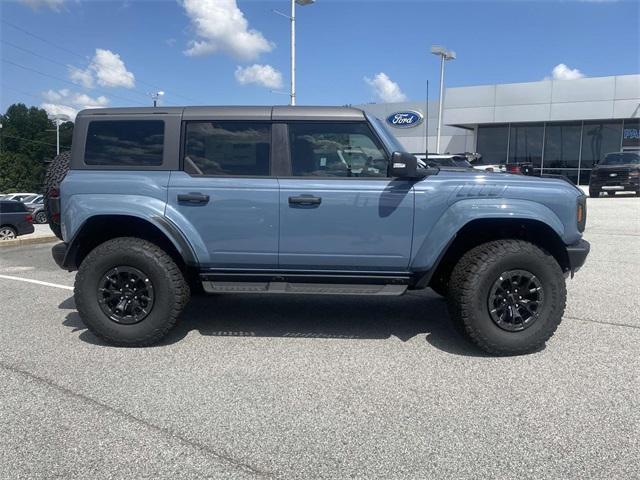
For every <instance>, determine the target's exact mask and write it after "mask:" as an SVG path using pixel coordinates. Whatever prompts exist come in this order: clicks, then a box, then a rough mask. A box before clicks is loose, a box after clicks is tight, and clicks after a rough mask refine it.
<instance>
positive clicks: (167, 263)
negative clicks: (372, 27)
mask: <svg viewBox="0 0 640 480" xmlns="http://www.w3.org/2000/svg"><path fill="white" fill-rule="evenodd" d="M46 209H47V214H48V216H49V218H50V221H51V228H52V229H53V230H54V232H55V233H56V234H57V235H59V237H60V238H61V240H62V243H59V244H57V245H56V246H54V247H53V251H52V253H53V257H54V259H55V261H56V262H57V263H58V265H60V267H62V268H64V269H67V270H69V271H73V270H77V271H78V273H77V275H76V280H75V302H76V306H77V309H78V312H79V313H80V316H81V318H82V320H83V321H84V323H85V324H86V325H87V327H88V328H89V329H90V330H91V331H92V332H93V333H95V334H96V335H98V336H99V337H101V338H102V339H104V340H106V341H107V342H109V343H111V344H114V345H122V346H146V345H151V344H154V343H156V342H158V341H160V340H161V339H162V338H163V337H164V336H165V335H166V334H167V332H169V330H170V329H171V328H172V327H173V326H174V325H175V324H176V322H177V320H178V317H179V315H180V313H181V311H182V310H183V308H184V306H185V305H186V303H187V301H188V299H189V295H190V292H192V291H203V292H205V293H214V294H330V295H340V294H342V295H401V294H403V293H404V292H405V291H407V290H413V289H424V288H427V287H430V288H432V289H433V290H434V291H435V292H437V293H438V294H441V295H444V296H446V298H447V303H448V309H449V312H450V316H451V319H452V321H453V323H454V325H455V326H456V327H457V329H458V331H459V332H460V333H461V334H462V335H463V336H465V337H466V338H467V339H469V340H470V341H471V342H473V343H475V344H476V345H477V346H479V347H480V348H482V349H484V350H485V351H487V352H490V353H492V354H500V355H513V354H522V353H527V352H531V351H534V350H536V349H539V348H541V347H542V345H543V344H544V343H545V342H546V340H547V339H549V338H550V337H551V336H552V335H553V333H554V331H555V330H556V328H557V326H558V324H559V323H560V321H561V319H562V315H563V312H564V308H565V302H566V288H565V278H566V277H568V276H569V275H573V273H574V272H575V271H577V270H578V269H579V268H580V267H581V266H582V265H583V263H584V261H585V259H586V257H587V254H588V252H589V244H588V243H587V242H586V241H584V240H583V239H582V232H583V231H584V228H585V222H586V213H587V212H586V198H585V195H583V194H582V192H581V191H580V190H578V189H577V188H576V187H574V186H573V185H571V184H570V183H568V182H565V181H563V180H558V179H540V178H533V177H526V176H516V175H509V174H503V173H488V172H481V171H463V172H456V171H444V170H443V171H439V170H438V168H433V167H430V168H420V166H419V165H418V162H417V159H416V157H415V156H413V155H410V154H408V153H406V151H405V150H404V148H403V147H402V146H401V145H400V144H399V143H398V141H397V140H396V139H395V138H394V137H393V135H391V134H390V133H389V132H388V131H387V130H386V128H385V127H384V125H383V123H382V122H381V121H380V120H379V119H377V118H375V117H371V116H369V115H368V114H366V113H364V112H363V111H361V110H358V109H355V108H347V107H286V106H277V107H185V108H182V107H171V108H164V107H162V108H113V109H96V110H86V111H82V112H80V114H79V115H78V117H77V119H76V124H75V129H74V133H73V146H72V150H71V152H70V153H67V154H62V155H60V156H59V157H57V158H56V159H55V160H54V162H53V163H52V165H51V167H50V169H49V172H48V174H47V180H46ZM213 301H215V300H213ZM285 301H286V300H285ZM425 316H428V313H425Z"/></svg>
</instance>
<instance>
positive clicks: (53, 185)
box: [44, 152, 71, 240]
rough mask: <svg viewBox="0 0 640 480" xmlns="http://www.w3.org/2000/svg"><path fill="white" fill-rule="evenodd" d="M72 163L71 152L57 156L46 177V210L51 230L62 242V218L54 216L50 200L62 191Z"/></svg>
mask: <svg viewBox="0 0 640 480" xmlns="http://www.w3.org/2000/svg"><path fill="white" fill-rule="evenodd" d="M70 161H71V152H64V153H61V154H60V155H58V156H56V157H55V158H54V159H53V160H52V161H51V164H50V165H49V168H48V169H47V175H46V176H45V177H44V210H45V212H47V218H48V219H49V228H51V231H52V232H53V233H54V234H55V236H56V237H58V238H59V239H60V240H62V229H61V228H60V217H59V216H56V215H53V213H54V212H52V210H51V202H50V200H49V198H50V196H51V194H52V193H53V194H55V195H57V193H56V192H59V191H60V184H61V183H62V180H64V177H66V176H67V172H68V171H69V163H70Z"/></svg>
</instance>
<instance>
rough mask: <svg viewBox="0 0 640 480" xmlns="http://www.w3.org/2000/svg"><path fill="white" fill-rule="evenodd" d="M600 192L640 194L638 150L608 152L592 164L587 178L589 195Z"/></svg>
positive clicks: (597, 194) (597, 195) (608, 193)
mask: <svg viewBox="0 0 640 480" xmlns="http://www.w3.org/2000/svg"><path fill="white" fill-rule="evenodd" d="M602 192H606V194H607V195H610V196H613V195H615V194H616V192H635V194H636V195H637V196H640V152H615V153H608V154H607V155H605V157H604V159H603V160H602V161H601V162H599V163H597V164H596V165H594V167H593V169H592V170H591V177H590V178H589V196H591V197H599V196H600V194H601V193H602Z"/></svg>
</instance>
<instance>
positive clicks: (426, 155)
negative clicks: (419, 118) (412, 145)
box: [424, 80, 429, 166]
mask: <svg viewBox="0 0 640 480" xmlns="http://www.w3.org/2000/svg"><path fill="white" fill-rule="evenodd" d="M428 162H429V80H427V103H426V104H425V106H424V163H425V165H427V166H428Z"/></svg>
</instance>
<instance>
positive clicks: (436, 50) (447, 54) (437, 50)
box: [431, 45, 456, 153]
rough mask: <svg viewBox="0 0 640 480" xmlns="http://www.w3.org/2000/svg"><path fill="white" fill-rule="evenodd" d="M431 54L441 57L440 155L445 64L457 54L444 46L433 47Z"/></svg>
mask: <svg viewBox="0 0 640 480" xmlns="http://www.w3.org/2000/svg"><path fill="white" fill-rule="evenodd" d="M431 53H433V54H434V55H438V56H439V57H440V101H439V105H438V132H437V136H436V153H440V132H441V131H442V104H443V100H444V62H445V61H446V60H455V59H456V52H453V51H451V50H447V49H446V48H444V47H443V46H442V45H432V46H431Z"/></svg>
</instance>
